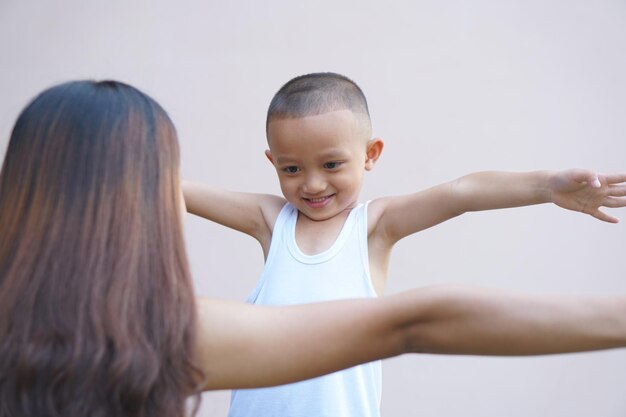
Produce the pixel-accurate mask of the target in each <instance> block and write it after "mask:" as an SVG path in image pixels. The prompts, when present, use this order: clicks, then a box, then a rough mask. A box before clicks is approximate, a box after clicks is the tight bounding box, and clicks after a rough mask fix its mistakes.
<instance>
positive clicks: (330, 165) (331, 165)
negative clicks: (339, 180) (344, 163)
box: [324, 162, 341, 169]
mask: <svg viewBox="0 0 626 417" xmlns="http://www.w3.org/2000/svg"><path fill="white" fill-rule="evenodd" d="M339 165H341V162H326V163H325V164H324V168H326V169H336V168H339Z"/></svg>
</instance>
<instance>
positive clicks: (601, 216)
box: [590, 210, 619, 223]
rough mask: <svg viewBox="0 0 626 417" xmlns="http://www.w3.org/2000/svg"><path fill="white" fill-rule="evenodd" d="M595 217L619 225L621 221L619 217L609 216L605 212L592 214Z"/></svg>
mask: <svg viewBox="0 0 626 417" xmlns="http://www.w3.org/2000/svg"><path fill="white" fill-rule="evenodd" d="M590 214H591V215H592V216H593V217H595V218H596V219H598V220H602V221H603V222H607V223H619V219H618V218H617V217H613V216H609V215H608V214H606V213H605V212H603V211H600V210H596V211H595V212H594V213H590Z"/></svg>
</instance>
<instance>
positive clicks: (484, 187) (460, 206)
mask: <svg viewBox="0 0 626 417" xmlns="http://www.w3.org/2000/svg"><path fill="white" fill-rule="evenodd" d="M625 196H626V174H610V175H608V174H597V173H595V172H593V171H589V170H584V169H570V170H564V171H533V172H522V173H517V172H499V171H485V172H477V173H473V174H469V175H466V176H463V177H460V178H458V179H456V180H454V181H450V182H448V183H444V184H440V185H437V186H435V187H432V188H429V189H427V190H424V191H420V192H417V193H415V194H409V195H405V196H395V197H386V198H382V199H380V200H377V201H375V202H373V206H372V209H371V210H372V212H373V215H374V219H375V224H376V227H377V228H378V231H379V232H382V235H383V236H385V238H386V239H387V240H388V241H389V242H390V244H393V243H395V242H397V241H398V240H400V239H402V238H403V237H405V236H408V235H410V234H412V233H415V232H418V231H420V230H423V229H426V228H428V227H431V226H434V225H436V224H438V223H441V222H443V221H446V220H448V219H450V218H452V217H455V216H458V215H460V214H463V213H466V212H468V211H480V210H492V209H500V208H508V207H519V206H527V205H532V204H541V203H549V202H552V203H554V204H556V205H558V206H560V207H563V208H566V209H569V210H574V211H579V212H582V213H586V214H589V215H591V216H593V217H595V218H597V219H599V220H603V221H606V222H610V223H617V222H618V219H617V218H616V217H613V216H611V215H609V214H607V213H605V212H604V211H602V210H601V207H610V208H616V207H625V206H626V197H625Z"/></svg>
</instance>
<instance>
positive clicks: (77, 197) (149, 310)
mask: <svg viewBox="0 0 626 417" xmlns="http://www.w3.org/2000/svg"><path fill="white" fill-rule="evenodd" d="M178 166H179V149H178V142H177V138H176V132H175V130H174V127H173V125H172V122H171V121H170V119H169V117H168V116H167V114H166V113H165V111H164V110H163V109H162V108H161V107H160V106H159V105H158V104H157V103H156V102H155V101H154V100H152V99H151V98H149V97H148V96H146V95H145V94H143V93H142V92H140V91H138V90H137V89H135V88H133V87H131V86H129V85H126V84H122V83H119V82H114V81H103V82H93V81H78V82H70V83H66V84H62V85H59V86H56V87H53V88H50V89H48V90H46V91H44V92H43V93H41V94H40V95H39V96H37V97H36V98H35V99H34V100H33V101H32V102H31V103H30V104H29V105H28V106H27V107H26V108H25V109H24V110H23V112H22V113H21V115H20V116H19V118H18V120H17V122H16V124H15V127H14V129H13V132H12V135H11V140H10V143H9V146H8V149H7V152H6V156H5V160H4V164H3V166H2V171H1V172H0V417H21V416H33V417H35V416H36V417H48V416H50V417H53V416H59V417H61V416H63V417H82V416H90V417H118V416H120V417H121V416H136V417H182V416H183V415H185V414H186V412H185V408H186V401H185V399H186V398H189V397H190V396H194V394H196V393H197V391H198V390H197V387H198V384H199V383H200V382H201V378H202V375H201V372H200V370H199V368H198V366H197V365H196V363H195V356H196V355H195V348H196V346H195V339H194V335H195V330H196V328H195V326H196V311H195V302H194V296H193V289H192V283H191V279H190V274H189V268H188V264H187V258H186V254H185V249H184V242H183V237H182V224H181V215H180V203H181V201H180V199H181V194H180V188H179V177H178ZM195 397H196V399H197V395H196V396H195Z"/></svg>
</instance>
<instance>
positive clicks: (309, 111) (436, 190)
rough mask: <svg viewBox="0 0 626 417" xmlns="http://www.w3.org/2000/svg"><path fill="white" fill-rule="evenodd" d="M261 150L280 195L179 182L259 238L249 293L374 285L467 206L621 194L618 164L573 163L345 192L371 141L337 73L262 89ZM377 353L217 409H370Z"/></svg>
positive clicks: (587, 204) (570, 202)
mask: <svg viewBox="0 0 626 417" xmlns="http://www.w3.org/2000/svg"><path fill="white" fill-rule="evenodd" d="M266 131H267V140H268V145H269V150H267V151H266V156H267V158H268V159H269V161H270V162H271V163H272V164H273V165H274V167H275V168H276V171H277V174H278V179H279V182H280V186H281V190H282V193H283V196H284V198H281V197H277V196H270V195H259V194H247V193H236V192H230V191H224V190H218V189H214V188H212V187H207V186H202V185H198V184H192V183H186V184H184V193H185V201H186V203H187V208H188V210H189V212H191V213H194V214H197V215H200V216H202V217H205V218H207V219H209V220H212V221H215V222H217V223H220V224H222V225H225V226H227V227H230V228H233V229H235V230H239V231H241V232H244V233H247V234H249V235H250V236H252V237H254V238H255V239H257V240H258V241H259V243H260V244H261V247H262V249H263V253H264V255H265V260H266V263H265V268H264V270H263V272H262V274H261V277H260V278H259V282H258V284H257V287H256V289H255V290H254V291H253V293H252V295H251V296H250V299H249V301H250V302H252V303H255V304H274V305H275V304H295V303H305V302H313V301H322V300H330V299H339V298H353V297H376V296H377V295H381V294H382V293H383V289H384V286H385V282H386V279H387V270H388V265H389V259H390V255H391V249H392V247H393V246H394V244H395V243H396V242H397V241H399V240H400V239H402V238H403V237H405V236H408V235H410V234H412V233H415V232H418V231H420V230H423V229H426V228H428V227H431V226H434V225H436V224H438V223H440V222H443V221H445V220H448V219H450V218H452V217H455V216H458V215H460V214H462V213H464V212H467V211H476V210H487V209H495V208H504V207H514V206H522V205H530V204H539V203H546V202H553V203H555V204H557V205H559V206H561V207H564V208H567V209H571V210H576V211H581V212H584V213H587V214H590V215H592V216H594V217H596V218H598V219H600V220H604V221H608V222H617V219H616V218H614V217H612V216H609V215H608V214H606V213H604V212H602V211H600V210H599V207H601V206H607V207H623V206H625V205H626V201H625V199H624V197H623V196H624V195H626V185H624V184H622V183H623V182H624V181H626V175H611V176H597V175H596V174H595V173H593V172H590V171H585V170H569V171H563V172H548V171H541V172H531V173H522V174H518V173H504V172H484V173H476V174H470V175H468V176H465V177H462V178H459V179H457V180H455V181H452V182H449V183H446V184H441V185H438V186H435V187H432V188H430V189H427V190H425V191H421V192H418V193H415V194H410V195H405V196H394V197H384V198H379V199H376V200H373V201H371V202H370V203H365V204H359V203H358V202H357V199H358V195H359V192H360V190H361V185H362V181H363V175H364V172H365V171H369V170H371V169H372V168H373V167H374V165H375V163H376V161H377V160H378V158H379V157H380V155H381V152H382V150H383V141H382V140H381V139H380V138H374V139H372V138H371V123H370V117H369V112H368V108H367V102H366V99H365V96H364V95H363V93H362V91H361V90H360V88H359V87H358V86H357V85H356V84H355V83H354V82H352V81H351V80H349V79H348V78H346V77H344V76H341V75H339V74H332V73H322V74H309V75H304V76H300V77H297V78H295V79H293V80H291V81H289V82H288V83H287V84H285V85H284V86H283V87H282V88H281V89H280V90H279V91H278V93H277V94H276V95H275V96H274V98H273V100H272V102H271V104H270V107H269V110H268V115H267V125H266ZM380 385H381V375H380V363H379V362H375V363H369V364H365V365H360V366H357V367H354V368H351V369H348V370H345V371H342V372H337V373H334V374H331V375H328V376H325V377H321V378H316V379H313V380H310V381H304V382H300V383H297V384H290V385H285V386H281V387H275V388H267V389H259V390H239V391H234V392H233V396H232V401H231V409H230V413H229V415H230V416H231V417H240V416H254V417H265V416H268V417H269V416H309V415H310V416H316V417H323V416H328V417H337V416H364V417H367V416H378V415H379V414H380V412H379V409H380V395H381V387H380Z"/></svg>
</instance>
